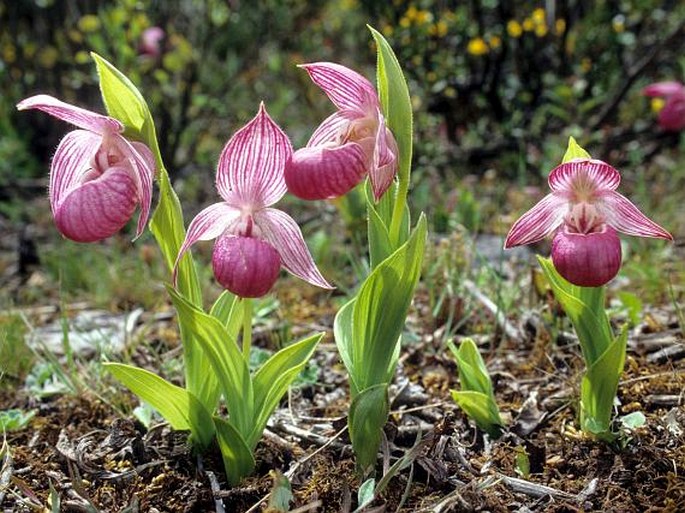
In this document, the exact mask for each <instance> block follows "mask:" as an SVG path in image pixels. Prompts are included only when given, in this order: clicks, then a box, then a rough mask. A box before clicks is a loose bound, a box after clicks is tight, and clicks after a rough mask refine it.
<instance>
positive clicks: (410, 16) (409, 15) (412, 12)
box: [404, 5, 418, 21]
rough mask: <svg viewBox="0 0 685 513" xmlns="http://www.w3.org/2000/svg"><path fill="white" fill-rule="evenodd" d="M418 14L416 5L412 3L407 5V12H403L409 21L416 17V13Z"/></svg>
mask: <svg viewBox="0 0 685 513" xmlns="http://www.w3.org/2000/svg"><path fill="white" fill-rule="evenodd" d="M417 14H418V11H417V10H416V7H414V6H413V5H411V6H409V9H407V12H406V13H404V15H405V16H406V17H407V19H408V20H409V21H414V20H415V19H416V15H417Z"/></svg>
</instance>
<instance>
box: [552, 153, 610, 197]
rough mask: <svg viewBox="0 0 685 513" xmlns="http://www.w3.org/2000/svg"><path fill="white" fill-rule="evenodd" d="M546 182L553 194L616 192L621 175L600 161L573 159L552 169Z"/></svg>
mask: <svg viewBox="0 0 685 513" xmlns="http://www.w3.org/2000/svg"><path fill="white" fill-rule="evenodd" d="M547 180H548V182H549V187H550V189H552V190H553V191H554V192H558V193H561V194H564V195H568V194H571V193H572V192H573V191H578V190H584V191H603V190H611V191H613V190H616V188H617V187H618V184H619V183H621V174H620V173H619V172H618V171H617V170H616V169H615V168H613V167H612V166H610V165H609V164H607V163H606V162H602V161H601V160H596V159H573V160H571V161H569V162H566V163H564V164H561V165H559V166H557V167H555V168H554V169H552V171H551V172H550V174H549V178H548V179H547Z"/></svg>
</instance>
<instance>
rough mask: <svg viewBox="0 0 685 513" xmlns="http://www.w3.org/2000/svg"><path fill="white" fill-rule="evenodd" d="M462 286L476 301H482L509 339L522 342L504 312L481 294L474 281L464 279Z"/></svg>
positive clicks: (518, 333)
mask: <svg viewBox="0 0 685 513" xmlns="http://www.w3.org/2000/svg"><path fill="white" fill-rule="evenodd" d="M464 287H466V290H468V291H469V293H471V295H472V296H473V297H475V298H476V299H477V300H478V301H480V302H481V303H482V305H483V306H484V307H485V308H486V309H487V310H489V311H490V313H492V315H494V316H495V320H496V321H497V324H498V325H499V326H500V328H502V330H503V331H504V333H505V334H506V335H507V337H509V338H510V339H512V340H514V341H516V342H522V337H521V334H520V332H519V330H518V329H516V328H515V327H514V326H513V325H512V324H511V323H510V322H509V321H508V320H507V317H506V316H505V315H504V312H503V311H502V310H501V309H500V308H499V307H498V306H497V305H496V304H495V303H493V302H492V300H491V299H490V298H489V297H487V296H486V295H485V294H483V293H482V292H481V291H480V290H479V289H478V287H477V286H476V284H475V283H473V282H472V281H471V280H464Z"/></svg>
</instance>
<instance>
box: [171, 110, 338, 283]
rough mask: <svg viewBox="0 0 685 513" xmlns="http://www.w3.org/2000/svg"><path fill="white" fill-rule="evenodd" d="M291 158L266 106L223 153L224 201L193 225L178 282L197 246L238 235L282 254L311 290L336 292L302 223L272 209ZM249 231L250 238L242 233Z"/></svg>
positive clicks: (285, 139) (219, 181)
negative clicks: (304, 234)
mask: <svg viewBox="0 0 685 513" xmlns="http://www.w3.org/2000/svg"><path fill="white" fill-rule="evenodd" d="M291 158H292V145H291V144H290V140H289V139H288V137H287V136H286V135H285V133H283V131H282V130H281V129H280V127H279V126H278V125H277V124H276V123H275V122H274V121H273V120H272V119H271V117H270V116H269V114H268V113H267V111H266V108H265V107H264V104H263V103H261V104H260V106H259V111H258V113H257V115H256V116H255V117H254V118H253V119H252V120H251V121H250V122H248V123H247V124H246V125H245V126H244V127H242V128H241V129H240V130H238V131H237V132H236V133H235V134H234V135H233V136H232V137H231V139H230V140H229V141H228V142H227V143H226V146H224V149H223V151H222V152H221V156H220V158H219V163H218V165H217V174H216V187H217V191H218V192H219V195H220V196H221V198H222V199H223V201H222V202H219V203H215V204H213V205H210V206H208V207H207V208H205V209H204V210H202V211H201V212H200V213H199V214H198V215H197V216H196V217H195V218H194V219H193V220H192V221H191V223H190V225H189V226H188V231H187V233H186V237H185V240H184V241H183V244H182V245H181V248H180V250H179V253H178V257H177V258H176V263H175V264H174V282H175V281H176V274H177V270H178V264H179V262H180V260H181V258H182V257H183V255H184V253H185V252H186V251H187V250H188V249H190V247H191V246H192V245H193V244H195V243H196V242H198V241H200V240H212V239H216V238H217V237H220V236H226V235H231V234H233V235H238V236H246V235H249V236H252V237H258V238H259V239H261V240H262V241H264V242H265V243H267V244H269V245H270V246H271V247H273V249H274V250H276V251H277V252H278V255H279V257H280V260H281V264H282V266H283V267H284V268H285V269H286V270H287V271H288V272H290V273H291V274H293V275H295V276H297V277H299V278H301V279H303V280H304V281H307V282H308V283H311V284H312V285H316V286H318V287H321V288H325V289H332V288H333V287H332V286H331V285H330V284H329V283H328V282H327V281H326V280H325V279H324V277H323V276H322V275H321V273H320V272H319V270H318V269H317V268H316V265H315V264H314V261H313V259H312V257H311V254H310V253H309V250H308V249H307V245H306V244H305V242H304V238H303V237H302V232H301V231H300V228H299V226H297V223H296V222H295V221H294V220H293V219H292V218H291V217H290V216H289V215H288V214H286V213H285V212H283V211H281V210H278V209H276V208H272V207H271V205H273V204H275V203H276V202H277V201H278V200H279V199H281V197H282V196H283V195H284V194H285V192H286V185H285V179H284V177H283V172H284V169H285V166H286V165H287V163H288V162H289V161H290V160H291ZM248 226H249V227H250V228H249V230H247V228H246V227H248ZM246 230H247V231H249V234H248V233H243V232H245V231H246ZM236 232H237V233H236ZM260 252H261V253H263V251H260Z"/></svg>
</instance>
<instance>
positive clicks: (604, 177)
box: [504, 159, 673, 287]
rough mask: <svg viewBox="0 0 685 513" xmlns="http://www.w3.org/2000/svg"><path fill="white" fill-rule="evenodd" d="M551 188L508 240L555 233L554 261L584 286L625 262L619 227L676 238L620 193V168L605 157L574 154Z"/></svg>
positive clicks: (598, 282)
mask: <svg viewBox="0 0 685 513" xmlns="http://www.w3.org/2000/svg"><path fill="white" fill-rule="evenodd" d="M548 181H549V187H550V189H552V192H551V193H550V194H548V195H547V196H545V197H544V198H543V199H542V201H540V202H539V203H538V204H537V205H535V206H534V207H533V208H532V209H530V210H529V211H528V212H526V213H525V214H523V216H521V218H520V219H519V220H518V221H516V223H514V226H512V228H511V230H510V231H509V235H507V238H506V240H505V242H504V247H505V249H506V248H511V247H514V246H520V245H522V244H532V243H533V242H537V241H539V240H541V239H543V238H544V237H546V236H547V235H550V234H552V233H554V232H556V233H555V235H554V239H553V240H552V262H553V263H554V267H555V268H556V269H557V271H559V274H561V275H562V276H563V277H564V278H566V279H567V280H568V281H569V282H571V283H573V284H574V285H578V286H581V287H599V286H601V285H604V284H605V283H607V282H608V281H609V280H611V279H612V278H613V277H614V276H616V274H617V273H618V270H619V268H620V267H621V243H620V241H619V239H618V235H617V234H616V232H617V231H619V232H623V233H625V234H628V235H634V236H637V237H654V238H659V239H668V240H673V237H672V236H671V234H670V233H668V232H667V231H666V230H664V229H663V228H662V227H661V226H659V225H658V224H656V223H654V222H653V221H651V220H650V219H648V218H647V217H646V216H645V215H644V214H643V213H642V212H640V211H639V210H638V209H637V207H636V206H635V205H633V204H632V203H631V202H630V201H629V200H628V199H627V198H625V197H624V196H622V195H621V194H619V193H618V192H616V188H617V187H618V184H619V183H620V181H621V175H620V174H619V172H618V171H617V170H616V169H614V168H613V167H611V166H610V165H609V164H606V163H605V162H602V161H601V160H590V159H574V160H571V161H570V162H566V163H565V164H561V165H560V166H558V167H556V168H554V169H553V170H552V172H551V173H550V175H549V180H548Z"/></svg>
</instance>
